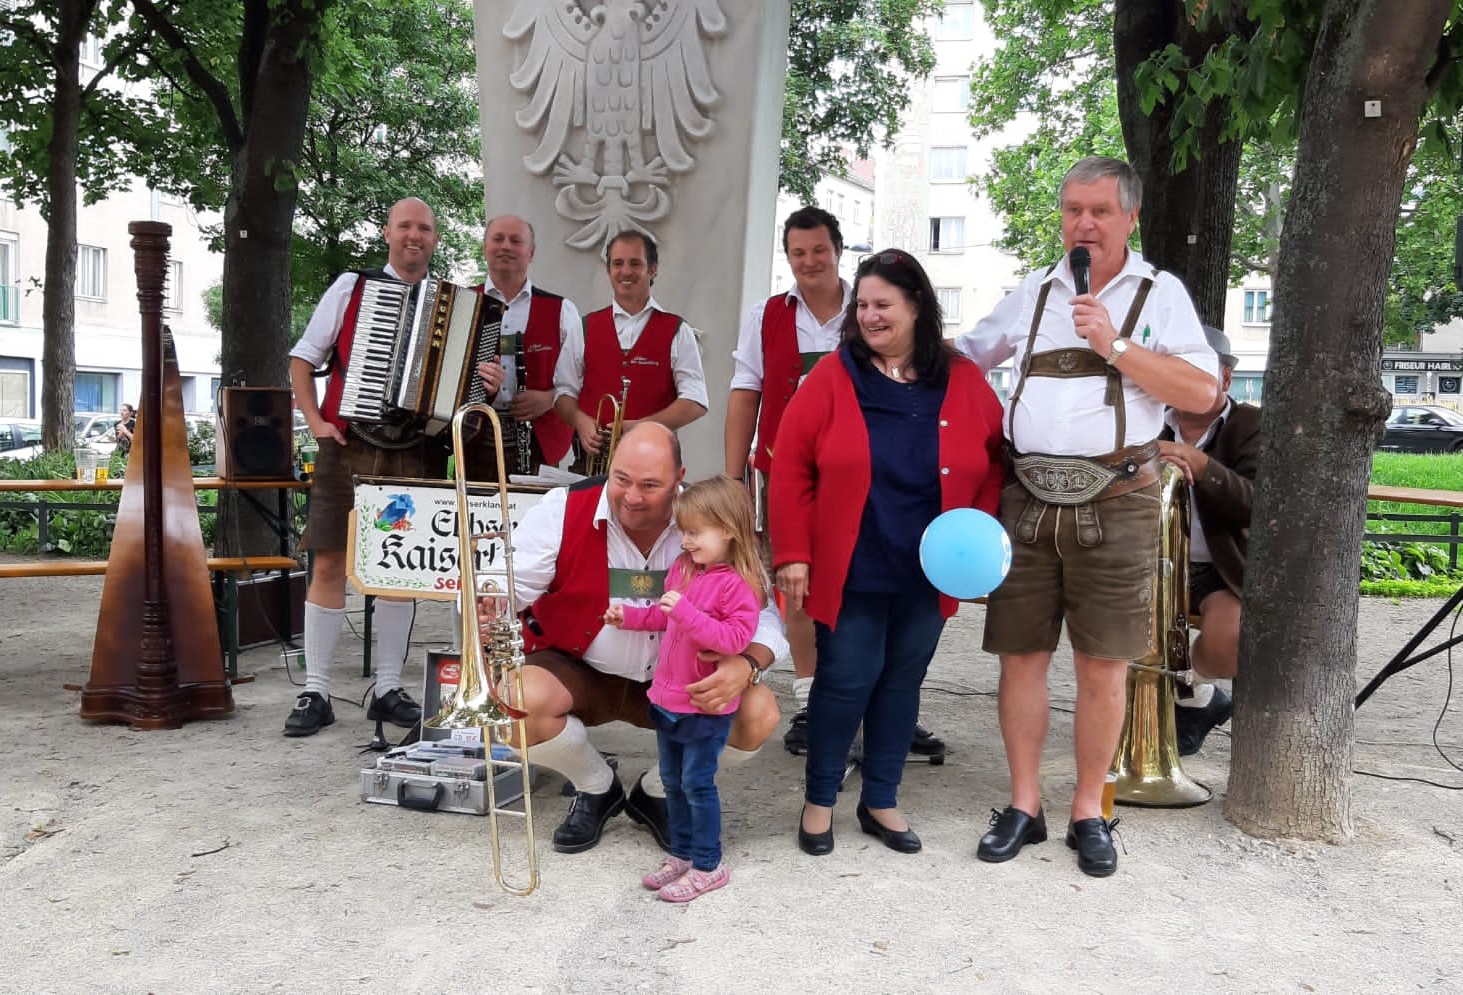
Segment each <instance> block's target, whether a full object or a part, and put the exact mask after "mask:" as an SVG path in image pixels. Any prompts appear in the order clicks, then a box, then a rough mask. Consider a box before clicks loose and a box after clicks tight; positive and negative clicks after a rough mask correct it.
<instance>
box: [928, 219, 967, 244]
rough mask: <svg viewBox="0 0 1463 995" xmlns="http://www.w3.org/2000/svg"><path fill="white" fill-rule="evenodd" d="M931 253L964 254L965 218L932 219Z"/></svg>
mask: <svg viewBox="0 0 1463 995" xmlns="http://www.w3.org/2000/svg"><path fill="white" fill-rule="evenodd" d="M930 251H931V252H964V251H965V219H964V218H930Z"/></svg>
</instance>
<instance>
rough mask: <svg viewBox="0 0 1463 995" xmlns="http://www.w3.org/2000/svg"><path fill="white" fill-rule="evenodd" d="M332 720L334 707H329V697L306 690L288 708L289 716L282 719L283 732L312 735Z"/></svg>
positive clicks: (333, 718) (286, 733) (290, 734)
mask: <svg viewBox="0 0 1463 995" xmlns="http://www.w3.org/2000/svg"><path fill="white" fill-rule="evenodd" d="M334 722H335V709H334V708H331V707H330V699H329V698H326V697H325V696H324V695H320V694H316V693H315V692H314V691H306V692H305V693H304V694H302V695H300V696H299V697H298V698H296V699H295V707H294V708H292V709H290V714H289V717H288V718H286V719H285V720H284V734H285V735H286V736H313V735H315V734H316V733H317V732H319V731H320V730H321V729H324V728H325V727H326V726H328V725H333V724H334Z"/></svg>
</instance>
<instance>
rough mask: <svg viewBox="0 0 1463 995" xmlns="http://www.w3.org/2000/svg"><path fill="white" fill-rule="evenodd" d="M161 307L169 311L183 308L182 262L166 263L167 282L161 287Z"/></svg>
mask: <svg viewBox="0 0 1463 995" xmlns="http://www.w3.org/2000/svg"><path fill="white" fill-rule="evenodd" d="M163 307H165V308H167V309H168V310H169V311H181V310H183V264H182V263H179V262H170V263H168V283H167V286H166V287H164V288H163Z"/></svg>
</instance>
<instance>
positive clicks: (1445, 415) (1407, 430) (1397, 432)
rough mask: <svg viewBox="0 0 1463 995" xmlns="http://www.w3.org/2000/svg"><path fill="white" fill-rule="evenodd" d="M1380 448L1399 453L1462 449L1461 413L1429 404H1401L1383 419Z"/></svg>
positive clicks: (1457, 450) (1462, 420)
mask: <svg viewBox="0 0 1463 995" xmlns="http://www.w3.org/2000/svg"><path fill="white" fill-rule="evenodd" d="M1381 448H1383V449H1390V450H1392V451H1394V452H1403V453H1455V452H1463V415H1460V414H1458V412H1456V411H1454V410H1453V409H1451V408H1442V407H1438V406H1436V405H1431V404H1404V405H1399V406H1397V407H1395V408H1393V409H1392V414H1391V415H1389V416H1388V418H1387V432H1386V435H1384V436H1383V437H1382V446H1381Z"/></svg>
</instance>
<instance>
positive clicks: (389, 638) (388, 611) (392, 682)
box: [371, 599, 417, 697]
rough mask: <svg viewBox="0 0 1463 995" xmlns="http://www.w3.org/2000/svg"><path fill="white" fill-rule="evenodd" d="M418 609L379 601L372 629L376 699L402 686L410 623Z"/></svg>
mask: <svg viewBox="0 0 1463 995" xmlns="http://www.w3.org/2000/svg"><path fill="white" fill-rule="evenodd" d="M416 611H417V606H416V604H415V603H413V602H411V601H382V600H380V599H377V601H376V605H375V613H374V615H373V616H372V619H371V623H372V627H373V628H374V629H375V630H376V655H375V656H374V657H373V662H374V664H375V669H376V695H377V697H379V696H381V695H383V694H385V693H386V692H388V691H395V690H396V689H397V688H399V687H401V686H402V683H401V671H402V668H403V667H404V666H405V665H406V650H407V642H408V641H409V640H410V639H411V623H412V619H414V618H415V617H416Z"/></svg>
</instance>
